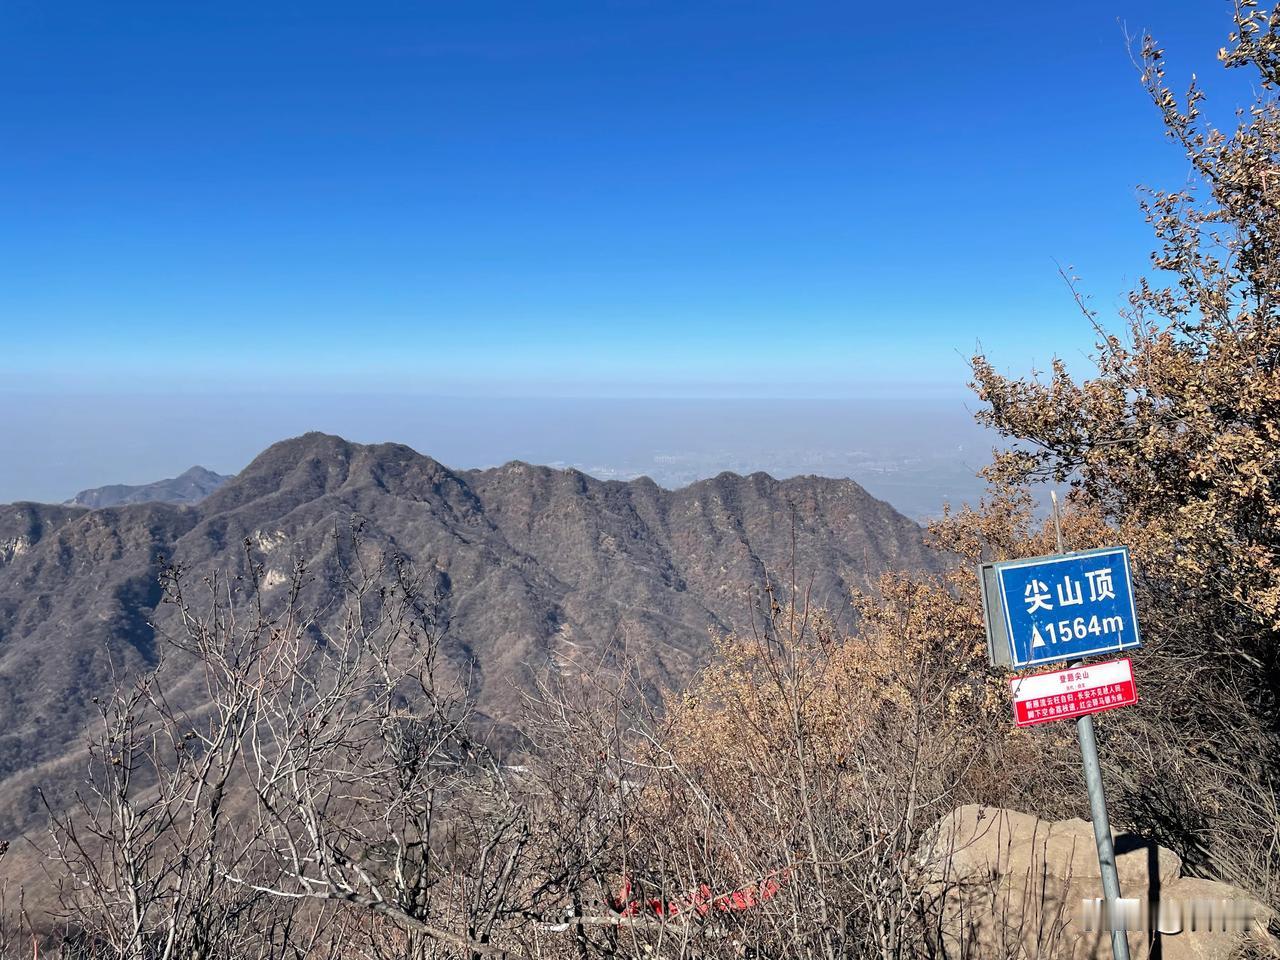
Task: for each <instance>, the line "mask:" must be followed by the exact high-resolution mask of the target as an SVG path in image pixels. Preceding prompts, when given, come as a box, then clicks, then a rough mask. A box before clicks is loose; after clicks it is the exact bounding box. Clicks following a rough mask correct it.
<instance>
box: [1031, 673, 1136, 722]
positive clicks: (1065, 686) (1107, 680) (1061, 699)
mask: <svg viewBox="0 0 1280 960" xmlns="http://www.w3.org/2000/svg"><path fill="white" fill-rule="evenodd" d="M1009 686H1010V688H1011V689H1012V691H1013V719H1014V720H1015V721H1016V723H1017V724H1018V726H1020V727H1030V726H1034V725H1035V724H1037V723H1049V722H1050V721H1052V720H1071V719H1073V718H1075V717H1082V716H1084V715H1085V714H1086V713H1101V712H1102V711H1103V710H1114V709H1115V708H1116V707H1127V706H1130V705H1131V704H1135V703H1137V702H1138V689H1137V687H1136V686H1135V685H1134V682H1133V664H1132V663H1130V662H1129V660H1128V658H1125V659H1124V660H1111V661H1108V662H1107V663H1091V664H1088V665H1086V666H1080V667H1072V668H1070V669H1068V670H1055V671H1053V672H1052V673H1038V674H1035V675H1034V676H1030V677H1014V678H1013V679H1012V680H1010V681H1009Z"/></svg>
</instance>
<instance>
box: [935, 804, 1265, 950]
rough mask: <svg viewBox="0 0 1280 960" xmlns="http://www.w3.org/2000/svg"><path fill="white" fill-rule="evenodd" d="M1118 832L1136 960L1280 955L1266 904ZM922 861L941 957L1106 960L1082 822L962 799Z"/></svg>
mask: <svg viewBox="0 0 1280 960" xmlns="http://www.w3.org/2000/svg"><path fill="white" fill-rule="evenodd" d="M1114 839H1115V845H1116V867H1117V872H1118V874H1119V877H1120V893H1121V896H1122V897H1123V898H1126V900H1127V901H1128V903H1127V904H1126V906H1127V907H1128V910H1127V921H1128V922H1127V924H1126V926H1127V928H1128V929H1129V931H1130V932H1129V933H1128V939H1129V950H1130V953H1131V956H1132V957H1133V960H1147V958H1151V960H1217V958H1222V960H1226V958H1228V957H1232V956H1236V955H1237V954H1238V952H1239V951H1240V949H1241V948H1242V947H1244V946H1245V945H1246V944H1251V945H1252V946H1254V947H1256V948H1257V949H1258V950H1259V952H1260V953H1261V954H1262V955H1264V956H1265V955H1267V954H1268V953H1272V954H1274V955H1275V956H1277V957H1280V944H1278V943H1277V942H1276V941H1275V939H1274V938H1272V937H1271V936H1270V935H1269V934H1268V933H1267V925H1268V923H1269V922H1270V920H1271V914H1270V912H1269V911H1268V910H1267V909H1266V908H1265V907H1264V906H1263V905H1262V904H1261V903H1259V902H1258V901H1257V900H1255V899H1253V898H1252V897H1250V896H1249V895H1248V894H1247V893H1246V892H1244V891H1243V890H1240V889H1238V888H1236V887H1233V886H1231V885H1230V884H1226V883H1218V882H1215V881H1212V880H1204V879H1200V878H1196V877H1184V876H1182V862H1181V860H1180V859H1179V857H1178V855H1177V854H1176V853H1174V852H1173V851H1172V850H1169V849H1166V848H1164V847H1161V846H1158V845H1156V844H1154V843H1151V842H1149V841H1145V840H1143V839H1142V838H1140V837H1136V836H1133V835H1131V834H1118V835H1115V838H1114ZM920 858H921V865H922V866H923V867H924V869H925V871H926V875H927V876H928V879H929V889H930V892H931V894H933V895H935V896H936V897H937V898H938V899H939V901H940V903H941V906H942V917H943V923H942V928H941V931H940V933H941V937H942V940H943V944H944V947H945V950H946V953H947V955H949V956H956V957H970V958H975V957H976V958H986V957H990V958H996V957H1007V956H1028V957H1045V958H1061V960H1093V958H1097V960H1103V958H1110V956H1111V934H1110V928H1109V926H1108V925H1107V922H1106V920H1105V919H1104V918H1103V916H1102V911H1101V908H1100V902H1099V901H1100V899H1101V897H1102V878H1101V873H1100V870H1099V867H1098V855H1097V848H1096V846H1095V843H1094V837H1093V827H1092V825H1091V824H1090V823H1089V822H1088V821H1085V820H1061V821H1058V822H1050V821H1046V820H1040V819H1039V818H1037V817H1034V816H1031V815H1029V814H1025V813H1018V812H1016V811H1013V810H1004V809H1001V808H998V807H984V806H978V805H970V806H965V807H961V808H959V809H958V810H956V811H954V812H953V813H951V814H950V815H949V816H947V817H944V818H943V819H942V821H940V822H939V823H938V825H937V826H936V827H935V828H934V829H933V830H932V831H931V832H930V833H929V834H928V836H927V837H926V839H925V842H924V843H923V844H922V846H921V850H920Z"/></svg>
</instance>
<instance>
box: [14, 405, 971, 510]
mask: <svg viewBox="0 0 1280 960" xmlns="http://www.w3.org/2000/svg"><path fill="white" fill-rule="evenodd" d="M7 396H8V397H9V398H10V399H11V400H16V399H18V398H19V397H21V398H22V402H20V403H13V404H12V409H11V415H10V419H9V424H8V430H9V433H10V437H11V439H10V442H9V444H8V446H9V450H10V452H11V456H10V457H8V458H7V464H6V469H5V470H4V471H3V472H0V502H11V501H17V500H36V501H42V502H62V501H63V500H66V499H69V498H70V497H72V496H73V495H75V494H76V493H78V492H79V491H81V490H84V489H86V488H91V487H99V486H105V485H108V484H115V483H124V484H139V483H148V482H151V481H153V480H160V479H164V478H167V477H173V476H176V475H177V474H179V473H181V472H183V471H184V470H186V469H188V468H189V467H191V466H193V465H196V464H199V465H200V466H204V467H207V468H208V469H210V470H214V471H215V472H218V473H224V474H229V473H237V472H239V471H240V470H241V469H243V468H244V466H245V465H246V464H247V463H248V462H249V461H250V460H251V459H252V458H253V457H254V456H256V455H257V454H258V453H260V452H261V451H262V450H263V449H265V448H266V447H267V446H269V445H270V444H272V443H274V442H277V441H279V440H283V439H285V438H287V437H291V436H296V435H298V434H301V433H305V432H307V431H310V430H320V431H322V432H325V433H333V434H338V435H340V436H342V437H344V438H346V439H348V440H352V441H355V442H361V443H377V442H396V443H404V444H406V445H408V446H410V447H413V448H414V449H415V450H417V451H419V452H420V453H423V454H426V455H428V456H430V457H432V458H434V459H436V460H438V461H440V462H441V463H444V464H445V465H446V466H449V467H452V468H455V469H471V468H483V467H490V466H495V465H498V464H501V463H505V462H507V461H510V460H524V461H528V462H531V463H539V464H545V465H548V466H555V467H574V468H576V469H579V470H582V471H583V472H584V473H588V474H591V475H593V476H597V477H600V478H602V479H632V478H634V477H636V476H640V475H647V476H649V477H651V478H652V479H653V480H655V481H656V482H658V483H659V484H661V485H662V486H666V487H675V486H682V485H684V484H686V483H690V482H693V481H694V480H698V479H703V478H705V477H708V476H714V475H715V474H717V473H719V472H721V471H722V470H732V471H734V472H737V473H752V472H754V471H756V470H763V471H765V472H767V473H770V474H773V475H774V476H777V477H786V476H793V475H796V474H804V473H813V474H818V475H822V476H835V477H851V478H852V479H854V480H856V481H857V482H859V483H860V484H862V485H863V486H864V487H866V488H867V490H868V491H870V492H871V493H872V494H873V495H874V496H877V497H879V498H880V499H883V500H887V501H888V502H889V503H891V504H893V505H894V506H895V507H897V508H898V509H899V510H901V511H902V512H904V513H906V514H908V515H909V516H914V517H917V518H919V517H925V516H930V515H933V514H935V513H937V512H938V511H939V510H940V509H941V506H942V503H943V501H944V500H950V501H951V502H958V501H959V500H962V499H972V498H973V497H974V496H976V495H977V494H978V492H980V490H981V484H980V483H979V482H978V481H977V480H976V478H975V476H974V473H975V471H976V470H977V469H978V467H980V466H982V465H983V464H984V463H986V461H987V459H988V457H989V454H990V449H991V446H992V442H991V439H990V437H988V436H987V435H986V434H985V433H984V432H983V431H982V430H980V429H979V428H978V427H977V426H976V425H975V424H974V423H973V422H972V419H971V417H970V416H969V413H968V411H967V410H966V408H965V401H962V400H960V399H958V398H945V399H939V398H934V399H917V400H912V401H902V400H893V399H886V398H880V399H866V398H864V399H848V398H846V399H825V400H813V399H726V398H716V399H707V398H702V399H699V398H599V397H596V398H546V397H542V398H537V397H533V398H508V399H493V398H487V399H486V398H477V397H431V396H414V395H400V396H387V395H358V394H357V395H345V396H334V395H320V394H317V395H312V396H306V395H289V394H269V393H261V394H253V395H244V394H242V395H234V396H221V397H218V396H207V395H164V394H135V395H132V396H121V395H98V396H91V395H80V396H67V395H62V394H59V395H47V394H46V395H40V394H27V395H19V394H8V395H7ZM53 437H56V438H58V439H57V441H56V442H54V441H51V438H53Z"/></svg>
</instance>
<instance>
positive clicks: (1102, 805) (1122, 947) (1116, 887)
mask: <svg viewBox="0 0 1280 960" xmlns="http://www.w3.org/2000/svg"><path fill="white" fill-rule="evenodd" d="M1076 734H1077V735H1078V736H1079V737H1080V756H1081V757H1083V758H1084V785H1085V788H1086V789H1087V790H1088V791H1089V817H1090V819H1092V820H1093V839H1094V842H1095V843H1096V844H1097V845H1098V869H1099V871H1100V872H1101V873H1102V896H1103V898H1104V899H1105V901H1106V904H1107V914H1108V916H1109V919H1110V920H1111V955H1112V956H1113V957H1115V960H1129V938H1128V936H1127V935H1126V934H1125V931H1124V928H1123V927H1122V926H1121V923H1120V921H1121V916H1120V911H1119V909H1118V906H1117V901H1119V899H1120V874H1119V873H1118V872H1117V871H1116V848H1115V845H1114V844H1113V843H1112V842H1111V821H1110V820H1109V819H1107V795H1106V793H1105V792H1103V789H1102V767H1101V765H1100V764H1099V763H1098V741H1097V740H1096V739H1095V738H1094V735H1093V714H1091V713H1086V714H1085V715H1084V716H1083V717H1081V718H1080V719H1079V720H1077V721H1076Z"/></svg>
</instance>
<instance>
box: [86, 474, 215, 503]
mask: <svg viewBox="0 0 1280 960" xmlns="http://www.w3.org/2000/svg"><path fill="white" fill-rule="evenodd" d="M230 479H231V477H230V476H224V475H223V474H220V473H214V472H213V471H212V470H207V469H205V468H204V467H201V466H199V465H197V466H194V467H189V468H188V469H187V470H184V471H183V472H182V473H180V474H178V475H177V476H176V477H169V478H167V479H164V480H155V481H153V482H151V483H140V484H126V483H113V484H107V485H106V486H102V487H90V488H89V489H87V490H81V491H80V492H79V493H77V494H76V495H75V496H74V497H72V498H71V499H70V500H67V501H65V502H64V504H63V505H64V506H73V507H89V508H90V509H98V508H101V507H117V506H124V505H127V504H135V503H188V504H194V503H199V502H200V501H201V500H203V499H204V498H205V497H207V496H208V495H209V494H211V493H213V492H214V491H215V490H217V489H218V488H219V487H220V486H222V485H223V484H224V483H226V482H227V481H228V480H230Z"/></svg>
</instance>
